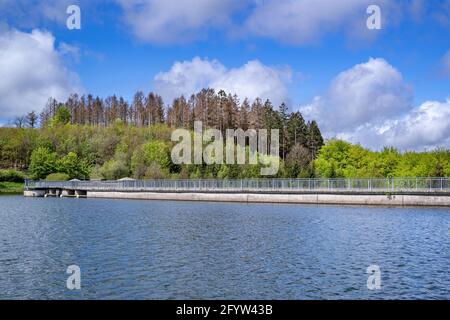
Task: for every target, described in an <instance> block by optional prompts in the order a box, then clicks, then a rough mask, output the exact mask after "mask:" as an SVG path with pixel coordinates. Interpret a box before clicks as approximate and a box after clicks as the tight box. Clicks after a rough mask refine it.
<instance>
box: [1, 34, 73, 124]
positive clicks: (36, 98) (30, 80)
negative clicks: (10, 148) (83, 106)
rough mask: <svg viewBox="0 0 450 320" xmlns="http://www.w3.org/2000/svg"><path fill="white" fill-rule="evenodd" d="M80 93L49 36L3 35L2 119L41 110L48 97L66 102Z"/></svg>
mask: <svg viewBox="0 0 450 320" xmlns="http://www.w3.org/2000/svg"><path fill="white" fill-rule="evenodd" d="M78 90H79V86H78V77H77V76H76V74H74V73H72V72H71V71H69V70H68V69H67V68H66V67H65V66H64V64H63V63H62V59H61V53H60V52H59V51H58V50H57V49H55V39H54V37H53V36H52V35H51V34H50V33H48V32H43V31H40V30H33V31H32V32H31V33H25V32H20V31H17V30H9V31H6V32H2V33H0V118H3V119H5V118H13V117H15V116H19V115H23V114H25V113H27V112H29V111H31V110H36V111H40V110H41V109H42V107H43V106H44V105H45V103H46V102H47V100H48V98H49V97H54V98H55V99H58V100H63V99H65V98H66V97H67V95H68V94H70V93H71V92H74V91H78Z"/></svg>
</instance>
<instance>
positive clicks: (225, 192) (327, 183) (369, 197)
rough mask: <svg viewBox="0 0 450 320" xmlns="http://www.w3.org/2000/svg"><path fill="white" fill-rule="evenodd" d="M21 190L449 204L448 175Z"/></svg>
mask: <svg viewBox="0 0 450 320" xmlns="http://www.w3.org/2000/svg"><path fill="white" fill-rule="evenodd" d="M24 196H26V197H76V198H108V199H136V200H170V201H216V202H239V203H293V204H334V205H336V204H337V205H384V206H439V207H450V178H405V179H398V178H395V179H242V180H133V179H123V180H118V181H67V182H51V181H26V183H25V191H24Z"/></svg>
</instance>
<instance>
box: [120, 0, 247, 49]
mask: <svg viewBox="0 0 450 320" xmlns="http://www.w3.org/2000/svg"><path fill="white" fill-rule="evenodd" d="M116 1H117V2H118V3H119V4H120V5H121V6H122V8H123V10H124V13H125V21H126V22H127V23H128V25H129V26H130V27H131V28H132V31H133V33H134V34H135V36H136V37H137V38H138V39H140V40H144V41H149V42H156V43H173V42H188V41H192V40H198V39H201V38H203V37H206V36H207V34H208V31H209V30H210V28H222V27H225V26H227V25H229V24H230V15H231V14H232V13H233V12H234V11H235V10H236V9H237V8H239V7H241V4H240V3H239V1H233V0H195V1H191V0H116Z"/></svg>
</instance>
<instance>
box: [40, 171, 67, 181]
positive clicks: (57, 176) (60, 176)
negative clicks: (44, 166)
mask: <svg viewBox="0 0 450 320" xmlns="http://www.w3.org/2000/svg"><path fill="white" fill-rule="evenodd" d="M69 179H70V177H69V176H68V175H67V174H65V173H51V174H49V175H48V176H47V178H45V180H47V181H68V180H69Z"/></svg>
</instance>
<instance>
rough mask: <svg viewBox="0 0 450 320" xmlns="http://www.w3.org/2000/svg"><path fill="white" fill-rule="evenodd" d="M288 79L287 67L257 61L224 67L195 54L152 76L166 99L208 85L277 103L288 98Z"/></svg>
mask: <svg viewBox="0 0 450 320" xmlns="http://www.w3.org/2000/svg"><path fill="white" fill-rule="evenodd" d="M290 79H291V71H290V69H289V68H288V67H284V68H276V67H269V66H266V65H263V64H262V63H261V62H259V61H258V60H252V61H249V62H247V63H246V64H245V65H243V66H241V67H239V68H234V69H227V68H226V67H225V66H224V65H222V64H221V63H220V62H219V61H217V60H212V61H210V60H207V59H204V60H203V59H201V58H199V57H195V58H194V59H192V60H191V61H184V62H175V63H174V64H173V66H172V67H171V69H170V70H169V71H167V72H161V73H159V74H157V75H156V76H155V78H154V84H155V88H156V91H157V92H158V93H160V94H161V95H162V96H163V98H164V100H165V101H166V102H171V101H172V100H173V99H174V98H175V97H178V96H180V95H185V96H190V95H191V94H193V93H196V92H198V91H199V90H201V89H202V88H208V87H209V88H214V89H215V90H217V91H218V90H224V91H226V92H227V93H231V94H237V95H238V96H239V98H241V99H244V98H249V99H252V100H253V99H255V98H257V97H259V98H261V99H270V100H271V101H272V102H273V103H274V105H275V106H276V105H278V104H280V103H281V102H283V101H286V100H287V97H288V90H287V88H286V84H287V83H288V82H289V81H290Z"/></svg>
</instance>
